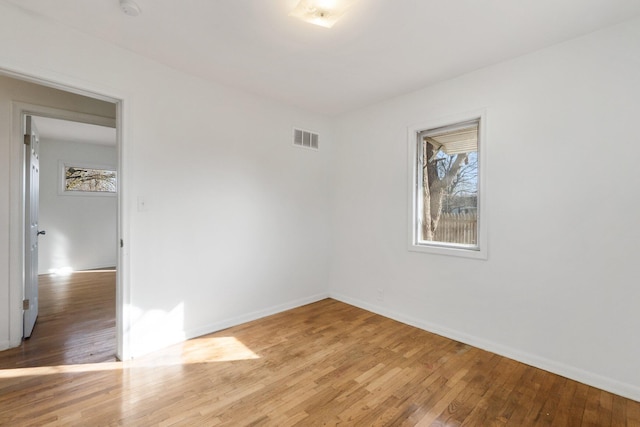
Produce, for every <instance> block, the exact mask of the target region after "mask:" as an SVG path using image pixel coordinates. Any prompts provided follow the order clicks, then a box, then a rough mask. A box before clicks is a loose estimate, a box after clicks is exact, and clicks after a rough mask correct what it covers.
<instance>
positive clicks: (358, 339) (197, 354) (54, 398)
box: [0, 273, 640, 426]
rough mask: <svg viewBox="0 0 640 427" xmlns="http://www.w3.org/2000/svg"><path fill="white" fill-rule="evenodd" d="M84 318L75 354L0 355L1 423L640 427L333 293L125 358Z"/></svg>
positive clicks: (590, 399)
mask: <svg viewBox="0 0 640 427" xmlns="http://www.w3.org/2000/svg"><path fill="white" fill-rule="evenodd" d="M82 274H89V273H82ZM97 274H98V277H102V278H104V276H100V274H102V273H97ZM87 277H88V276H77V277H76V275H74V276H73V277H72V280H71V281H70V282H74V281H75V280H76V279H78V281H79V282H84V281H85V280H87V279H86V278H87ZM52 286H55V284H53V285H52ZM112 287H113V285H112ZM73 288H74V287H73V285H72V284H69V285H68V286H67V288H66V289H67V291H64V290H61V289H62V288H58V291H59V292H60V295H61V296H62V295H66V297H67V298H72V297H73V295H74V290H73ZM109 292H110V293H111V294H112V293H113V290H110V291H109ZM92 299H93V300H94V301H93V303H91V304H89V305H92V306H93V310H91V311H102V309H101V308H99V306H100V301H102V298H101V297H97V296H95V297H92ZM104 301H105V304H108V305H110V306H111V307H113V303H112V302H108V303H107V302H106V301H107V299H106V298H105V299H104ZM57 304H59V306H60V307H68V306H66V305H65V304H68V303H65V302H59V303H57ZM78 304H79V303H78ZM80 305H82V304H80ZM60 317H62V316H59V315H54V316H52V318H51V320H50V321H51V322H62V320H61V319H60ZM39 322H40V324H39V325H38V326H37V328H41V329H42V330H44V329H45V323H46V322H47V320H45V318H44V316H43V317H42V318H40V320H39ZM88 322H89V323H90V322H91V320H89V321H88ZM98 322H99V323H101V322H102V321H98ZM74 323H75V327H74V328H71V329H66V328H57V329H56V328H55V327H54V328H53V330H58V331H59V335H58V336H57V338H54V337H51V336H47V337H46V339H47V340H49V342H53V341H57V340H69V341H70V342H72V343H76V344H74V346H77V347H78V348H76V349H75V350H73V349H67V350H65V351H60V350H54V351H52V352H50V351H49V350H48V348H49V347H47V345H45V344H44V343H42V344H37V345H38V347H36V344H35V342H36V341H35V340H33V339H34V338H36V336H35V335H34V337H33V338H32V340H33V341H32V342H27V343H25V348H27V347H28V348H27V349H25V350H21V351H15V350H10V351H6V352H0V425H10V426H23V425H34V426H35V425H38V426H40V425H64V426H67V425H79V426H110V425H113V426H116V425H127V426H155V425H159V426H173V425H176V426H215V425H226V426H240V425H251V426H259V425H265V426H267V425H268V426H289V425H299V426H320V425H341V426H378V425H379V426H383V425H388V426H392V425H393V426H395V425H398V426H400V425H402V426H413V425H424V426H429V425H433V426H460V425H463V426H494V425H495V426H503V425H508V426H640V403H638V402H633V401H631V400H628V399H624V398H622V397H619V396H615V395H612V394H610V393H607V392H604V391H601V390H598V389H595V388H592V387H589V386H586V385H583V384H580V383H577V382H575V381H570V380H568V379H566V378H563V377H560V376H557V375H553V374H550V373H548V372H545V371H542V370H539V369H535V368H532V367H530V366H527V365H524V364H521V363H518V362H515V361H513V360H510V359H507V358H504V357H500V356H497V355H495V354H492V353H489V352H485V351H482V350H479V349H476V348H473V347H470V346H467V345H464V344H461V343H459V342H455V341H452V340H449V339H446V338H442V337H439V336H437V335H433V334H430V333H428V332H425V331H422V330H419V329H416V328H413V327H410V326H407V325H403V324H401V323H398V322H395V321H392V320H389V319H386V318H384V317H381V316H378V315H375V314H372V313H370V312H367V311H364V310H360V309H358V308H354V307H352V306H349V305H346V304H343V303H340V302H337V301H335V300H331V299H327V300H323V301H320V302H318V303H315V304H310V305H307V306H304V307H300V308H297V309H294V310H290V311H287V312H284V313H280V314H277V315H274V316H270V317H267V318H264V319H261V320H258V321H254V322H250V323H246V324H243V325H240V326H237V327H234V328H230V329H227V330H225V331H221V332H218V333H215V334H211V335H207V336H203V337H200V338H197V339H194V340H190V341H188V342H185V343H183V344H180V345H177V346H173V347H171V348H168V349H166V350H163V351H159V352H156V353H154V354H152V355H149V356H146V357H143V358H140V359H137V360H135V361H131V362H126V363H121V362H114V361H112V360H113V359H112V354H113V337H112V334H113V331H112V326H113V325H112V324H111V326H110V327H111V332H109V333H103V334H100V335H99V336H93V335H92V334H89V335H88V336H87V335H85V334H83V332H82V331H81V330H82V327H81V326H80V325H79V323H82V322H79V321H76V322H74ZM110 334H111V335H110ZM78 337H82V338H79V340H76V338H78ZM43 339H44V338H43ZM107 341H108V342H107ZM52 348H53V347H52ZM83 357H86V359H84V358H83ZM100 361H102V363H95V362H100ZM84 362H91V363H86V364H82V363H84ZM68 363H72V364H71V365H69V364H68Z"/></svg>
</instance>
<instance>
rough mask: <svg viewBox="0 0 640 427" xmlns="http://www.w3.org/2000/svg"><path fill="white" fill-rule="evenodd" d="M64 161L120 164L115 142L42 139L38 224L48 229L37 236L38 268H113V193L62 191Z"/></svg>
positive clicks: (46, 269)
mask: <svg viewBox="0 0 640 427" xmlns="http://www.w3.org/2000/svg"><path fill="white" fill-rule="evenodd" d="M36 121H37V119H36ZM114 142H115V141H114ZM60 162H63V163H67V164H71V165H76V166H86V165H100V166H104V167H107V168H109V169H114V170H115V168H116V166H117V164H118V162H117V153H116V147H115V146H108V145H98V144H86V143H80V142H68V141H55V140H49V139H44V138H41V140H40V218H39V228H40V229H41V230H45V231H46V232H47V234H46V235H44V236H41V237H40V238H39V239H38V249H39V252H38V270H39V273H40V274H45V273H51V272H57V271H60V270H61V269H65V268H71V269H72V270H88V269H95V268H102V267H114V266H115V265H116V253H117V248H116V242H117V234H116V208H117V205H116V203H117V199H116V197H115V194H108V193H107V194H101V195H77V194H74V193H71V194H69V193H68V194H60V187H61V185H60V182H61V179H62V178H61V176H60V175H61V170H60V169H61V167H60ZM97 194H99V193H97Z"/></svg>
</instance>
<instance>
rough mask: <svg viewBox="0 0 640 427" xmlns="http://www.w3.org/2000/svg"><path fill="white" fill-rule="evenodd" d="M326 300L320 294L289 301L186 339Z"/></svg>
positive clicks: (325, 295)
mask: <svg viewBox="0 0 640 427" xmlns="http://www.w3.org/2000/svg"><path fill="white" fill-rule="evenodd" d="M326 298H329V294H328V293H320V294H316V295H312V296H310V297H305V298H300V299H297V300H293V301H289V302H286V303H284V304H278V305H275V306H272V307H267V308H264V309H261V310H257V311H253V312H251V313H246V314H243V315H241V316H237V317H232V318H229V319H225V320H223V321H220V322H216V323H213V324H209V325H206V326H203V327H200V328H195V329H191V330H189V331H185V337H186V339H191V338H195V337H199V336H202V335H206V334H211V333H214V332H218V331H221V330H223V329H227V328H230V327H232V326H237V325H241V324H243V323H246V322H251V321H252V320H257V319H261V318H263V317H267V316H271V315H272V314H277V313H281V312H283V311H287V310H291V309H293V308H297V307H300V306H303V305H306V304H311V303H314V302H317V301H320V300H323V299H326Z"/></svg>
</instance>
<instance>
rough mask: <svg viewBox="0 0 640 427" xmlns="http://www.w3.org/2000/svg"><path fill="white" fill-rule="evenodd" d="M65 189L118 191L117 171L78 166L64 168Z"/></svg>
mask: <svg viewBox="0 0 640 427" xmlns="http://www.w3.org/2000/svg"><path fill="white" fill-rule="evenodd" d="M64 173H65V179H64V190H65V191H89V192H104V193H115V192H116V172H115V171H112V170H106V169H92V168H84V167H77V166H65V168H64Z"/></svg>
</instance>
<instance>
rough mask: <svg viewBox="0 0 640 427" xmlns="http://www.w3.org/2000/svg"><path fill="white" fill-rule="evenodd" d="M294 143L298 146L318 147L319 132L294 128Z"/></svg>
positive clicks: (315, 148)
mask: <svg viewBox="0 0 640 427" xmlns="http://www.w3.org/2000/svg"><path fill="white" fill-rule="evenodd" d="M293 145H297V146H298V147H305V148H312V149H314V150H317V149H318V134H317V133H314V132H310V131H308V130H302V129H294V130H293Z"/></svg>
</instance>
